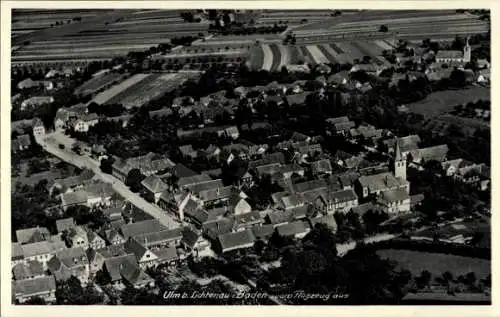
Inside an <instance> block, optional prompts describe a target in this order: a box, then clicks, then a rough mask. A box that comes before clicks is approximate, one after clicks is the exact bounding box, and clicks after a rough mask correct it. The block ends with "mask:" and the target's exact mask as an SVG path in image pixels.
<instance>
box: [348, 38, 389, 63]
mask: <svg viewBox="0 0 500 317" xmlns="http://www.w3.org/2000/svg"><path fill="white" fill-rule="evenodd" d="M351 45H352V46H354V47H355V48H356V49H358V50H359V51H360V52H361V53H363V54H364V56H370V57H371V58H372V60H373V61H374V62H375V63H376V64H377V65H384V64H385V63H386V60H385V59H384V58H382V57H380V55H382V51H381V50H380V49H377V46H376V45H373V44H372V43H370V42H361V41H357V42H352V43H351Z"/></svg>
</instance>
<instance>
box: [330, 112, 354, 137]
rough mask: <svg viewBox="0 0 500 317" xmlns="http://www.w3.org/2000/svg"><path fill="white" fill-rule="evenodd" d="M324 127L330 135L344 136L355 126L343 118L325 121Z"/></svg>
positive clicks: (346, 118)
mask: <svg viewBox="0 0 500 317" xmlns="http://www.w3.org/2000/svg"><path fill="white" fill-rule="evenodd" d="M326 126H327V129H328V132H329V133H330V134H333V135H335V134H340V135H346V134H347V133H348V132H349V130H350V129H352V128H354V127H355V126H356V124H355V123H354V122H353V121H350V120H349V118H348V117H345V116H344V117H337V118H328V119H326Z"/></svg>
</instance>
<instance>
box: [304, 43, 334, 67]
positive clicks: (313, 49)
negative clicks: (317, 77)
mask: <svg viewBox="0 0 500 317" xmlns="http://www.w3.org/2000/svg"><path fill="white" fill-rule="evenodd" d="M306 49H307V50H308V51H309V54H310V56H311V57H312V59H313V60H314V62H315V63H316V64H327V63H330V61H329V60H328V58H327V57H326V56H325V55H324V54H323V52H321V50H320V49H319V48H318V46H317V45H307V46H306Z"/></svg>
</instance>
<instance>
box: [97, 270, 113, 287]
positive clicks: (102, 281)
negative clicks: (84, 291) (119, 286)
mask: <svg viewBox="0 0 500 317" xmlns="http://www.w3.org/2000/svg"><path fill="white" fill-rule="evenodd" d="M95 282H96V283H97V284H98V285H101V286H105V285H108V284H110V283H111V277H110V276H109V274H107V273H106V272H104V271H103V270H102V269H101V270H99V271H97V272H96V273H95Z"/></svg>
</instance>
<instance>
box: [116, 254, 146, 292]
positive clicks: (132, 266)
mask: <svg viewBox="0 0 500 317" xmlns="http://www.w3.org/2000/svg"><path fill="white" fill-rule="evenodd" d="M120 268H121V270H120V275H121V276H122V278H123V282H124V285H129V286H132V287H133V288H136V289H142V288H144V287H146V286H150V287H153V286H154V284H155V281H154V279H153V278H152V277H151V276H149V275H148V274H147V273H146V272H144V270H143V269H142V268H140V267H139V266H138V265H137V264H136V263H131V261H125V262H124V263H122V265H121V267H120Z"/></svg>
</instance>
